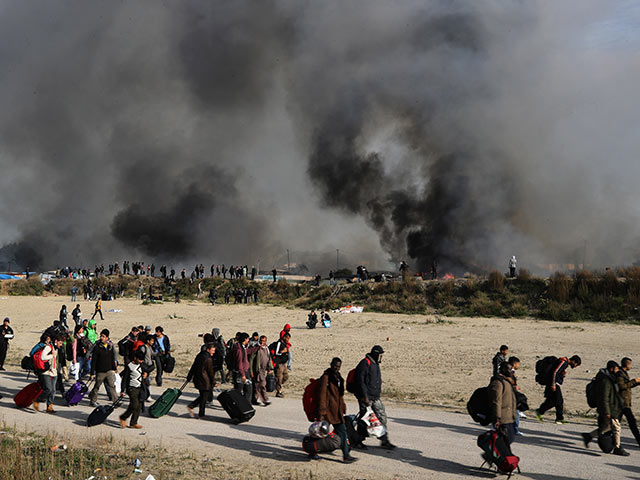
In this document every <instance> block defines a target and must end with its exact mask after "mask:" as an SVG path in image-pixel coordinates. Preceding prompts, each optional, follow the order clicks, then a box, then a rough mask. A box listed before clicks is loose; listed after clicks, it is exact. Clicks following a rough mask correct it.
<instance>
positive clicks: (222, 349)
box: [210, 328, 227, 383]
mask: <svg viewBox="0 0 640 480" xmlns="http://www.w3.org/2000/svg"><path fill="white" fill-rule="evenodd" d="M210 335H211V340H210V341H211V342H212V343H213V344H215V346H216V353H215V354H214V355H213V374H214V376H215V374H216V373H217V372H220V383H227V377H226V375H225V373H224V359H225V355H226V353H227V348H226V346H225V344H224V338H222V335H220V329H219V328H214V329H212V330H211V334H210Z"/></svg>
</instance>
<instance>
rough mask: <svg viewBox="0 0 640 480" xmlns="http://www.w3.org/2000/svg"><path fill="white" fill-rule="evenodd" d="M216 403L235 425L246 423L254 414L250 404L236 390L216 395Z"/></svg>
mask: <svg viewBox="0 0 640 480" xmlns="http://www.w3.org/2000/svg"><path fill="white" fill-rule="evenodd" d="M218 401H219V402H220V405H222V408H224V410H225V412H227V415H229V417H230V418H231V420H232V421H233V423H235V424H238V423H242V422H248V421H249V420H251V418H252V417H253V416H254V415H255V413H256V411H255V409H254V408H253V407H252V406H251V402H249V400H247V399H246V398H244V395H242V393H240V392H239V391H237V390H227V391H225V392H222V393H221V394H220V395H218Z"/></svg>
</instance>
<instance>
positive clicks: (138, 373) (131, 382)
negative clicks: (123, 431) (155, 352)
mask: <svg viewBox="0 0 640 480" xmlns="http://www.w3.org/2000/svg"><path fill="white" fill-rule="evenodd" d="M143 361H144V353H143V352H141V351H137V352H136V353H135V354H134V355H133V360H132V361H131V362H129V363H128V364H127V365H126V366H125V367H124V372H123V373H122V393H121V394H120V396H124V394H125V392H126V393H127V395H128V396H129V406H128V407H127V409H126V410H125V412H124V413H123V414H122V415H120V425H122V428H127V418H129V417H131V422H130V423H129V428H142V425H139V424H138V418H140V411H141V404H140V389H141V388H142V382H143V381H144V378H145V377H146V376H147V374H146V372H143V371H142V362H143Z"/></svg>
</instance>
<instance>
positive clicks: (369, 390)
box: [354, 353, 382, 400]
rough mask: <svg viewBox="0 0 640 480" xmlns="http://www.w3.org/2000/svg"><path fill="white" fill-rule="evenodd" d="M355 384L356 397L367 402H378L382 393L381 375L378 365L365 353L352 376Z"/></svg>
mask: <svg viewBox="0 0 640 480" xmlns="http://www.w3.org/2000/svg"><path fill="white" fill-rule="evenodd" d="M354 378H355V384H356V386H357V387H356V394H355V395H356V397H357V398H364V397H366V398H367V399H369V400H378V399H379V398H380V394H381V393H382V374H381V373H380V365H378V362H377V361H376V360H375V359H374V358H373V357H372V356H371V354H370V353H367V355H366V356H365V358H363V359H362V360H360V363H358V366H357V367H356V372H355V375H354Z"/></svg>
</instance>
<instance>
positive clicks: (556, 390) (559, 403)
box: [536, 355, 582, 425]
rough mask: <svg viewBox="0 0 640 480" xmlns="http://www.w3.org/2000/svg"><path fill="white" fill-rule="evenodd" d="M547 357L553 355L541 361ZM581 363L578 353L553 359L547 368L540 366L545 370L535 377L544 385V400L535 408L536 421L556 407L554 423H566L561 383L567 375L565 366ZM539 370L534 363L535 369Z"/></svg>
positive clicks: (551, 358) (574, 366) (576, 365)
mask: <svg viewBox="0 0 640 480" xmlns="http://www.w3.org/2000/svg"><path fill="white" fill-rule="evenodd" d="M546 359H549V360H550V361H551V360H553V359H554V357H545V358H544V359H542V360H541V361H544V360H546ZM581 364H582V360H581V359H580V357H579V356H578V355H574V356H572V357H571V358H567V357H560V358H557V359H555V360H553V363H551V362H549V368H547V367H542V368H543V369H544V370H546V371H545V372H543V373H541V375H542V377H541V378H537V377H536V381H538V383H542V384H543V385H544V386H545V389H544V398H545V400H544V402H542V404H541V405H540V406H539V407H538V408H537V409H536V418H537V419H538V421H540V422H541V421H542V416H543V415H544V414H545V412H546V411H547V410H551V409H552V408H554V407H555V409H556V423H557V424H559V425H562V424H564V423H567V422H566V421H565V419H564V398H563V397H562V384H563V383H564V377H565V376H566V375H567V367H571V368H572V369H574V368H576V367H579V366H580V365H581ZM538 370H539V367H538V365H537V364H536V371H538Z"/></svg>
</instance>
